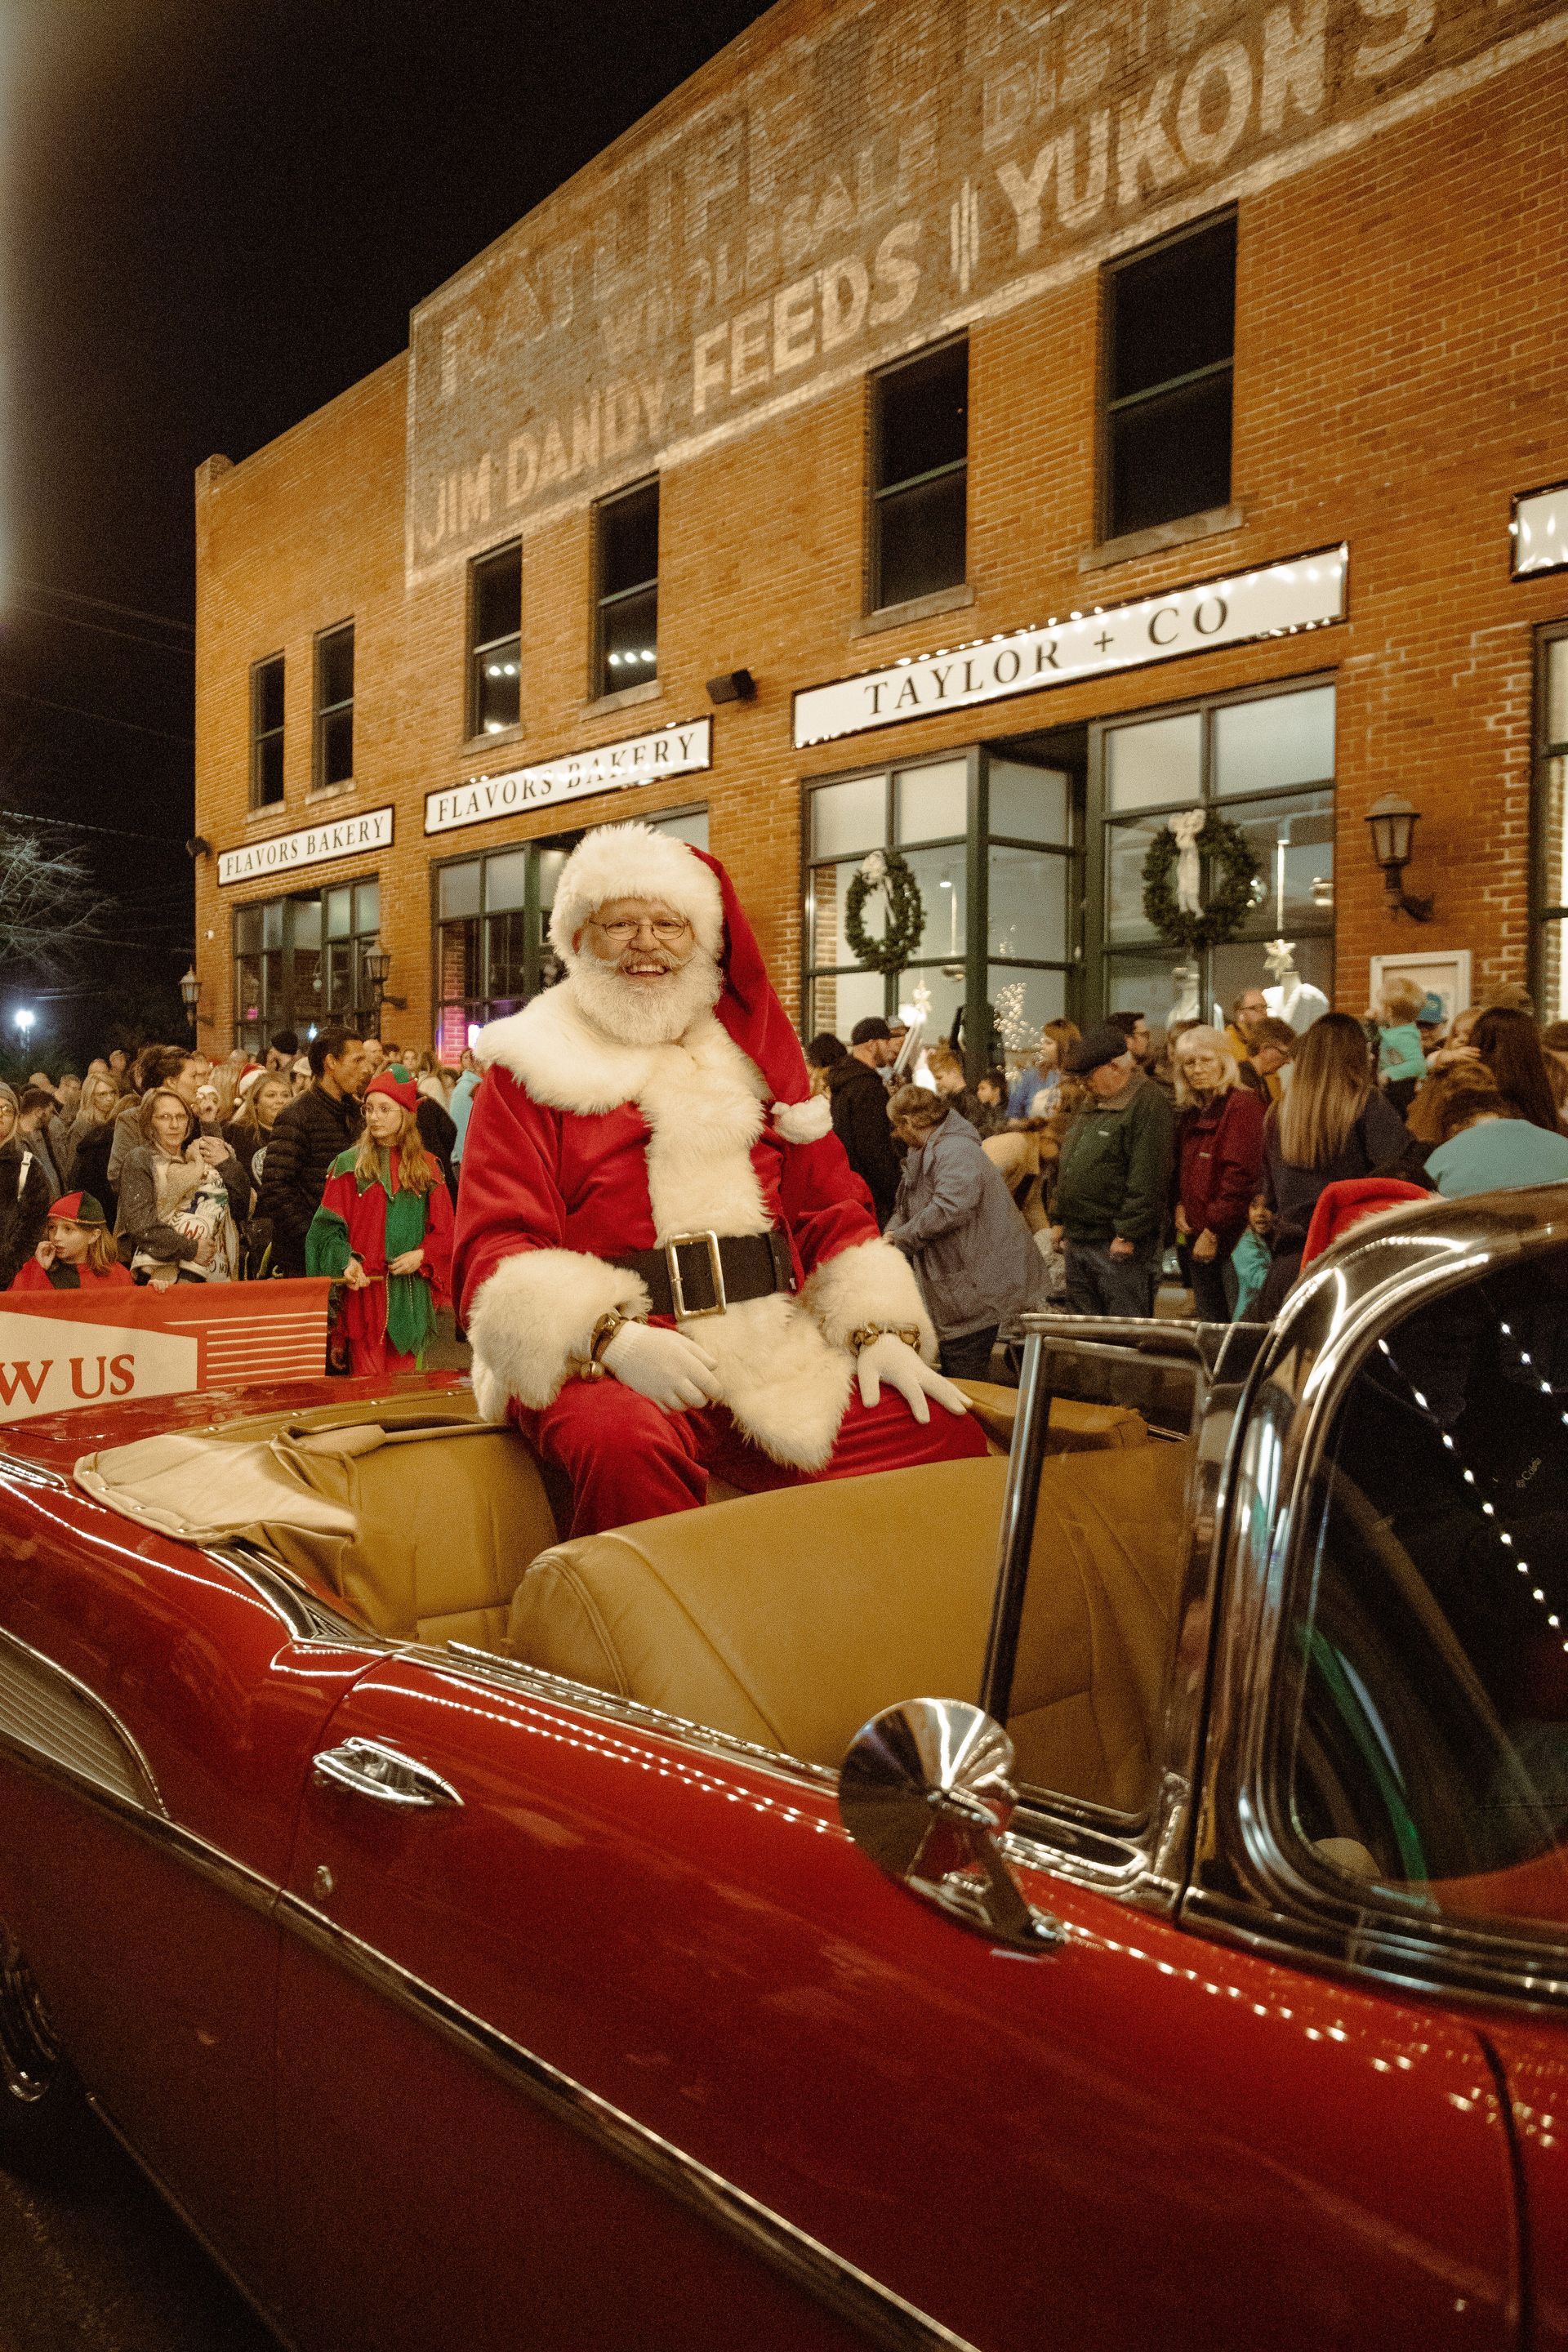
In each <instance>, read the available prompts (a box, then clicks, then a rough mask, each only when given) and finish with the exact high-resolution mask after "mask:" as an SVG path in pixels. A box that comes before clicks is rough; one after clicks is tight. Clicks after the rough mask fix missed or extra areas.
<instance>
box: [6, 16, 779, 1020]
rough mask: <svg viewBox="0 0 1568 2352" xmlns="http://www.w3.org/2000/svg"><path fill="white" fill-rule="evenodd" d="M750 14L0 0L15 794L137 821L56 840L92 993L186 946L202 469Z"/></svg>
mask: <svg viewBox="0 0 1568 2352" xmlns="http://www.w3.org/2000/svg"><path fill="white" fill-rule="evenodd" d="M762 14H763V8H762V7H761V6H760V5H746V0H667V5H647V6H642V7H638V6H637V5H635V0H599V5H595V6H584V5H582V0H573V4H572V5H562V0H549V5H541V0H511V5H498V0H0V231H3V242H0V761H3V762H4V773H3V775H0V804H3V805H4V806H5V807H6V808H10V809H23V810H36V811H40V812H47V814H49V815H50V816H52V817H56V818H75V819H79V820H81V821H84V822H85V823H88V824H94V825H100V826H113V827H119V828H121V829H123V830H124V831H125V832H128V833H132V834H142V835H149V836H153V839H151V840H142V841H136V840H129V839H121V838H118V837H116V836H114V835H109V834H102V835H89V834H85V833H80V834H74V835H72V834H66V833H63V832H61V833H51V835H49V838H50V841H51V842H52V843H54V844H58V845H64V844H65V843H66V842H67V841H70V842H72V843H74V844H75V845H77V846H78V847H79V848H87V847H90V848H92V849H94V850H95V851H96V853H97V856H98V866H99V871H100V875H101V877H102V878H103V880H104V881H105V883H106V884H107V885H108V887H112V888H113V890H114V891H115V894H116V897H117V899H118V901H119V908H118V911H117V913H116V915H115V918H114V920H113V924H112V935H113V937H114V938H115V939H116V940H123V941H126V942H128V943H130V946H129V948H120V947H115V948H110V947H107V946H106V947H105V948H104V950H102V962H101V969H100V975H99V977H100V982H101V985H102V988H103V990H104V992H105V995H106V996H108V995H110V994H111V993H114V992H118V993H119V994H120V995H121V996H124V997H126V998H127V999H129V997H130V996H131V995H132V994H134V993H136V992H138V991H139V990H140V989H141V988H142V985H143V984H146V985H152V984H154V983H157V984H161V985H162V986H163V987H164V988H165V989H166V988H167V986H168V983H169V982H170V981H171V979H172V978H174V977H176V976H177V975H178V973H179V971H181V970H183V968H184V959H185V956H186V954H187V953H188V950H189V947H190V940H191V913H190V904H191V900H190V869H189V864H188V860H187V859H186V857H185V855H184V839H185V836H186V835H188V834H189V832H190V831H191V829H192V823H193V818H192V798H191V750H190V741H189V739H190V735H191V683H192V670H191V659H190V651H189V648H190V645H191V629H190V624H191V618H192V613H193V562H192V527H191V477H192V473H193V471H194V469H195V467H196V466H197V465H198V464H199V463H200V462H201V460H202V459H203V458H204V457H208V456H210V455H212V454H213V453H214V452H215V451H222V452H223V454H224V455H225V456H226V457H232V458H235V459H236V460H237V459H239V458H242V457H246V456H247V455H248V454H249V453H250V452H251V451H252V450H254V449H256V448H258V447H259V446H261V445H262V444H263V443H264V442H267V441H268V440H270V439H271V438H272V437H273V436H274V435H275V434H278V433H279V432H281V431H283V430H284V428H285V427H286V426H288V425H292V424H293V423H295V422H296V421H297V420H298V419H299V418H300V417H301V416H304V415H308V414H309V413H310V410H312V409H313V408H317V407H319V406H320V405H321V403H322V402H323V401H327V400H330V399H331V397H332V396H333V394H336V393H339V392H341V391H342V390H343V388H344V387H345V386H346V385H348V384H351V383H354V382H355V381H357V379H358V378H359V377H361V376H363V375H364V374H365V373H368V372H369V370H371V369H372V368H374V367H377V366H379V365H380V364H381V362H383V361H384V360H385V359H388V358H390V357H391V355H392V354H393V353H394V352H397V351H399V350H401V349H402V348H403V347H404V345H405V343H406V341H407V320H408V312H409V310H411V309H412V307H413V306H414V304H415V303H416V302H417V301H418V300H419V299H421V298H422V297H423V296H424V295H426V294H427V293H428V292H430V291H431V289H433V288H435V287H436V286H437V285H439V284H440V283H441V281H442V280H443V279H444V278H447V277H449V276H450V275H451V274H452V272H453V271H454V270H456V269H458V268H460V267H461V265H462V264H463V263H464V262H466V261H468V259H469V258H470V257H472V256H473V255H474V254H475V253H477V252H478V251H479V249H480V247H483V246H485V245H487V244H488V243H489V241H490V240H491V239H492V238H493V237H495V236H499V235H500V233H501V231H502V230H504V229H506V228H508V227H510V226H511V224H512V223H513V222H514V221H517V220H519V219H521V216H522V215H523V214H524V213H526V212H528V211H529V210H530V209H531V206H532V205H536V204H537V203H538V202H539V201H540V200H541V198H542V197H543V196H545V195H547V194H549V192H550V191H551V189H552V188H553V187H556V186H557V185H559V184H560V183H561V182H562V181H563V180H564V179H565V178H567V177H568V176H569V175H570V173H573V172H574V171H575V170H576V169H577V168H578V166H579V165H580V164H582V163H585V162H586V161H587V160H588V159H589V157H590V156H592V155H594V154H595V153H597V152H598V151H599V149H600V148H602V147H604V146H605V145H606V144H607V143H608V142H609V141H610V140H612V139H614V138H615V137H616V135H617V134H618V133H619V132H620V131H623V130H625V129H626V127H627V126H628V125H629V124H631V123H633V122H635V121H637V118H638V117H639V116H640V115H642V114H644V113H646V112H647V110H648V108H649V107H651V106H653V105H654V104H656V103H657V102H658V100H659V99H661V98H662V97H664V96H665V95H666V93H667V92H668V91H669V90H672V89H675V88H676V87H677V86H678V84H679V83H680V82H681V81H683V80H684V79H686V77H687V76H688V75H689V73H691V72H693V71H694V70H695V69H696V68H697V67H698V66H700V64H702V63H703V61H704V60H705V59H706V58H709V57H710V56H712V54H713V53H714V52H715V51H716V50H717V49H719V48H720V47H722V46H723V44H724V43H725V42H726V41H728V40H730V39H731V38H732V37H733V36H734V35H735V34H736V33H738V32H740V31H742V29H743V28H744V26H747V25H748V24H750V23H751V22H752V20H753V19H754V18H755V17H757V16H761V15H762ZM116 607H118V608H121V609H113V608H116ZM157 616H163V617H162V618H160V617H157ZM88 624H90V626H89V625H88ZM58 705H68V706H72V709H59V708H51V707H50V706H58ZM81 713H89V714H97V715H96V716H82V715H79V714H81ZM108 719H112V720H114V721H117V722H121V723H118V724H113V725H110V724H108V723H104V722H105V721H106V720H108ZM163 844H167V846H163ZM105 928H106V930H107V929H110V926H107V925H106V927H105ZM132 950H134V951H132ZM159 950H164V952H162V953H161V952H159ZM171 957H172V958H173V961H171ZM12 993H14V992H13V991H12V990H9V989H7V988H6V986H5V975H4V974H0V1015H3V1013H4V1009H5V1003H8V1002H9V1001H10V997H11V995H12ZM176 1002H177V1000H176ZM72 1009H73V1008H71V1007H68V1006H66V1005H64V1004H62V1005H61V1006H60V1007H59V1021H60V1024H61V1029H60V1034H62V1036H63V1034H65V1031H64V1024H65V1023H66V1021H67V1018H68V1014H69V1013H71V1011H72ZM74 1011H75V1013H76V1016H77V1019H78V1021H79V1019H80V1018H81V1017H82V1014H83V1013H84V1011H85V1008H84V1007H82V1006H81V1005H79V1004H77V1005H76V1006H75V1007H74ZM41 1037H42V1032H40V1042H41Z"/></svg>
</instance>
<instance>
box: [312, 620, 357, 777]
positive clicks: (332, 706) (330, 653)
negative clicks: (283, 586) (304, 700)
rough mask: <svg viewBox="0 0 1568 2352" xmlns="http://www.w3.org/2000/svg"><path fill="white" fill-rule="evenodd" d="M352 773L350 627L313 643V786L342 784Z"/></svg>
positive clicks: (352, 733)
mask: <svg viewBox="0 0 1568 2352" xmlns="http://www.w3.org/2000/svg"><path fill="white" fill-rule="evenodd" d="M353 772H354V625H353V622H352V621H349V622H347V623H346V624H345V625H344V626H343V627H342V628H341V629H329V630H328V631H327V633H326V635H324V636H320V637H318V638H317V639H316V749H315V770H314V774H315V782H316V789H317V791H318V792H321V791H324V790H325V789H326V788H327V787H328V786H329V785H331V784H346V783H348V782H351V781H352V780H353Z"/></svg>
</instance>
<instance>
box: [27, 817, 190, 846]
mask: <svg viewBox="0 0 1568 2352" xmlns="http://www.w3.org/2000/svg"><path fill="white" fill-rule="evenodd" d="M0 816H14V817H16V819H17V820H18V821H19V822H20V823H21V824H63V825H66V826H68V828H69V830H70V831H71V832H72V833H103V834H112V835H113V836H114V838H115V840H116V841H145V842H150V843H151V845H152V846H153V848H154V849H178V848H179V847H180V846H181V845H182V839H181V836H180V835H175V834H170V833H127V832H126V830H125V828H124V826H123V825H118V824H83V822H82V820H81V819H80V818H79V817H74V816H36V815H35V814H33V812H32V810H31V809H14V808H0Z"/></svg>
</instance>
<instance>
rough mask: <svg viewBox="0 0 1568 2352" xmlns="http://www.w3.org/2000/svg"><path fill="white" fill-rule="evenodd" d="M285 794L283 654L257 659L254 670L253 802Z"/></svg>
mask: <svg viewBox="0 0 1568 2352" xmlns="http://www.w3.org/2000/svg"><path fill="white" fill-rule="evenodd" d="M282 797H283V656H282V655H281V654H274V655H273V656H272V658H271V660H270V661H261V662H257V663H256V664H255V665H254V666H253V667H252V669H251V673H250V805H251V807H252V808H265V807H267V805H268V803H269V802H271V801H280V800H281V799H282Z"/></svg>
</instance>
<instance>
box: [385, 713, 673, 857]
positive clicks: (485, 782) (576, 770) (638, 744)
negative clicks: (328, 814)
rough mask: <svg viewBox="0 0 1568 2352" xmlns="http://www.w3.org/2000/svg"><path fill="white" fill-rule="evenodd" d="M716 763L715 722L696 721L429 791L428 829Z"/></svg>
mask: <svg viewBox="0 0 1568 2352" xmlns="http://www.w3.org/2000/svg"><path fill="white" fill-rule="evenodd" d="M712 764H713V721H712V720H711V719H692V720H691V722H690V724H689V726H686V727H660V728H658V730H656V731H655V732H654V733H653V734H651V735H629V736H627V737H626V740H625V741H624V742H620V743H601V744H599V745H598V746H597V747H596V748H595V750H594V751H573V752H569V753H568V754H567V756H566V757H565V758H564V759H562V760H546V761H542V763H541V765H540V766H538V767H537V768H511V769H509V770H508V772H507V773H506V774H505V775H504V776H472V777H470V778H469V779H468V782H467V783H462V784H453V785H451V786H449V787H448V789H447V791H446V792H442V793H426V795H425V830H426V833H452V832H455V831H456V830H457V828H458V826H459V825H464V824H485V823H486V822H487V820H488V819H489V818H491V817H500V816H516V815H517V814H519V813H520V812H521V811H523V810H528V809H537V808H544V807H547V806H548V805H549V803H551V802H552V801H572V800H581V799H583V798H584V797H585V796H586V795H587V794H588V793H614V792H619V791H620V790H621V788H622V787H623V786H624V785H626V784H652V783H657V782H658V779H659V778H660V777H661V776H687V775H691V774H693V773H694V772H696V771H697V770H698V769H700V768H710V767H711V766H712Z"/></svg>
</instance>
